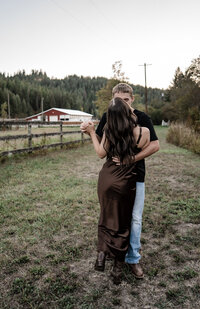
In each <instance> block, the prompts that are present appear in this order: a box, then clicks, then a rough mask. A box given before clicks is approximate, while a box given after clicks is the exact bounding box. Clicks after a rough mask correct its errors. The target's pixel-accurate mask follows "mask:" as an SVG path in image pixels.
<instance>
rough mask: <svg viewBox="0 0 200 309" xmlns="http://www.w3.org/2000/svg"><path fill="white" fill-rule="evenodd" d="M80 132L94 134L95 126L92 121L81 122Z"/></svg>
mask: <svg viewBox="0 0 200 309" xmlns="http://www.w3.org/2000/svg"><path fill="white" fill-rule="evenodd" d="M80 129H81V132H83V133H86V134H89V135H90V133H91V132H93V131H94V132H95V126H94V123H93V122H92V121H88V122H83V123H82V124H81V126H80Z"/></svg>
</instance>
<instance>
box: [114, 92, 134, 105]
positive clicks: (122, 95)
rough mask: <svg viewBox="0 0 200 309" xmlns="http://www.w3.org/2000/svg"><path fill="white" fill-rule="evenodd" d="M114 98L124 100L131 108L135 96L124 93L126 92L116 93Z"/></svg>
mask: <svg viewBox="0 0 200 309" xmlns="http://www.w3.org/2000/svg"><path fill="white" fill-rule="evenodd" d="M113 98H114V99H115V98H121V99H123V100H124V101H125V102H126V103H127V104H128V105H129V106H131V104H132V103H133V101H134V96H131V95H130V94H129V93H124V92H116V93H115V94H114V96H113Z"/></svg>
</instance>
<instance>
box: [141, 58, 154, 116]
mask: <svg viewBox="0 0 200 309" xmlns="http://www.w3.org/2000/svg"><path fill="white" fill-rule="evenodd" d="M147 65H151V64H150V63H148V64H147V63H144V64H140V65H139V66H144V80H145V93H144V98H145V112H146V114H147V113H148V108H147V73H146V67H147Z"/></svg>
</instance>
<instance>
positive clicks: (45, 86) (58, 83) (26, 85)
mask: <svg viewBox="0 0 200 309" xmlns="http://www.w3.org/2000/svg"><path fill="white" fill-rule="evenodd" d="M108 81H109V80H108V79H107V78H105V77H83V76H80V77H79V76H77V75H71V76H67V77H65V78H64V79H52V78H49V77H48V76H47V74H46V73H43V72H42V71H36V70H32V73H31V74H29V75H27V74H26V73H25V71H22V72H18V73H17V74H15V75H13V76H6V75H5V74H0V104H1V109H0V112H1V117H2V118H6V117H7V116H8V106H7V102H8V94H9V100H10V116H11V118H23V117H26V116H30V115H32V114H36V113H39V112H41V101H42V98H43V104H44V110H46V109H49V108H52V107H58V108H68V109H77V110H82V111H84V112H87V113H90V114H92V115H94V117H97V118H98V117H100V116H101V113H100V111H99V109H98V106H97V105H96V104H95V102H96V99H97V96H96V94H97V92H98V91H99V90H100V89H102V88H104V87H105V86H106V84H107V83H108ZM117 82H118V81H117ZM132 87H133V88H134V93H135V95H136V102H137V103H140V104H143V103H144V87H142V86H140V85H136V86H134V85H132ZM161 94H162V90H161V89H153V88H149V89H148V97H149V103H150V104H155V103H156V102H158V101H160V100H161ZM110 99H111V92H110V93H109V99H108V101H109V100H110Z"/></svg>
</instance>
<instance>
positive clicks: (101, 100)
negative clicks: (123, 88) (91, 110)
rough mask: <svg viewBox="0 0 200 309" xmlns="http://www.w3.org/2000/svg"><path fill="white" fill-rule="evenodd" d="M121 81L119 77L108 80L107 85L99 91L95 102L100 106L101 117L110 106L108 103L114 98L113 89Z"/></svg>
mask: <svg viewBox="0 0 200 309" xmlns="http://www.w3.org/2000/svg"><path fill="white" fill-rule="evenodd" d="M118 83H119V80H117V79H110V80H108V82H107V84H106V86H105V87H103V88H102V89H100V90H99V91H97V93H96V96H97V100H96V101H95V102H94V103H95V104H96V106H97V108H98V112H99V116H100V117H101V116H102V115H103V113H104V112H106V110H107V108H108V104H109V102H110V100H111V99H112V89H113V87H114V86H116V85H117V84H118Z"/></svg>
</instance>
